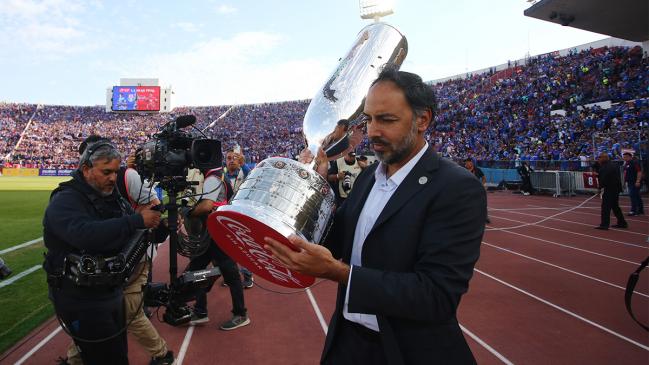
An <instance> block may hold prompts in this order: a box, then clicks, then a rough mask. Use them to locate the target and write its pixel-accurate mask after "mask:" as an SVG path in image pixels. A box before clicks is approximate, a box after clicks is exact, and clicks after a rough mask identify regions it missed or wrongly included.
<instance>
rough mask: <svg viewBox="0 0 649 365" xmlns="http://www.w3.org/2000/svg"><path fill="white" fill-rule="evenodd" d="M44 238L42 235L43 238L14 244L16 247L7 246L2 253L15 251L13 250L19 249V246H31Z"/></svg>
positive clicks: (0, 252) (0, 253)
mask: <svg viewBox="0 0 649 365" xmlns="http://www.w3.org/2000/svg"><path fill="white" fill-rule="evenodd" d="M42 240H43V237H41V238H37V239H35V240H32V241H29V242H25V243H23V244H20V245H18V246H14V247H9V248H6V249H4V250H2V251H0V255H2V254H3V253H7V252H11V251H13V250H17V249H19V248H23V247H27V246H29V245H31V244H34V243H36V242H40V241H42Z"/></svg>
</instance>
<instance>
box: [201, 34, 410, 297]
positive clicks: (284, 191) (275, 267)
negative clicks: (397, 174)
mask: <svg viewBox="0 0 649 365" xmlns="http://www.w3.org/2000/svg"><path fill="white" fill-rule="evenodd" d="M407 53H408V44H407V41H406V38H405V37H404V36H403V34H401V32H400V31H399V30H398V29H396V28H395V27H393V26H391V25H389V24H387V23H373V24H371V25H368V26H366V27H365V28H363V29H362V30H361V31H360V33H359V34H358V36H357V37H356V40H355V41H354V43H353V45H352V47H351V49H350V50H349V51H348V52H347V54H346V56H345V57H344V58H341V60H340V63H339V65H338V67H337V68H336V69H335V70H334V71H333V72H332V73H331V75H330V76H329V77H328V78H327V81H326V82H325V83H324V85H323V86H322V87H321V88H320V89H319V90H318V93H317V94H316V95H315V97H314V98H313V100H312V101H311V104H310V105H309V108H308V110H307V112H306V116H305V117H304V125H303V130H304V137H305V139H306V145H307V146H308V148H309V150H311V151H312V152H313V153H314V155H315V154H317V151H318V148H319V147H323V149H325V151H327V152H328V157H329V159H330V160H332V159H335V158H339V157H340V156H343V155H345V154H347V153H348V152H349V151H350V150H351V149H353V148H355V147H356V146H357V145H358V143H359V142H360V141H361V139H362V136H363V134H364V132H363V130H362V129H363V127H364V126H363V125H362V123H361V122H360V118H359V117H360V114H361V112H362V111H363V105H364V99H365V95H366V94H367V91H368V89H369V87H370V85H371V83H372V81H374V80H375V79H376V77H377V74H378V70H379V68H380V67H381V66H383V65H384V64H385V63H387V62H393V63H396V64H397V65H401V64H402V63H403V61H404V59H405V57H406V54H407ZM340 119H347V120H349V121H350V122H351V124H350V128H349V130H348V133H347V134H345V135H344V136H342V138H338V139H337V140H336V138H334V137H333V136H334V134H333V133H332V132H333V131H334V128H335V127H336V123H337V122H338V121H339V120H340ZM334 204H335V198H334V192H333V191H332V190H331V188H330V185H329V183H328V182H327V181H326V180H325V179H324V178H322V177H321V176H320V175H319V174H318V173H317V172H315V171H314V170H313V168H312V166H308V165H305V164H302V163H300V162H297V161H294V160H291V159H287V158H282V157H272V158H269V159H266V160H264V161H262V162H260V163H259V164H257V166H256V167H255V169H254V170H253V171H252V172H251V173H250V174H248V177H247V178H246V180H245V181H244V182H243V183H242V185H241V187H240V188H239V190H238V191H237V192H236V193H235V195H234V197H233V198H232V201H231V202H230V204H228V205H225V206H222V207H219V209H218V210H217V211H216V212H215V213H213V214H212V215H210V217H209V218H208V229H209V231H210V234H211V235H212V237H213V238H214V240H215V241H216V242H217V243H218V245H219V246H220V247H221V248H222V249H223V250H224V251H225V252H226V253H227V254H228V255H230V257H232V258H233V259H234V260H235V261H237V262H238V263H239V264H241V265H242V266H244V267H246V268H247V269H249V270H250V271H252V272H253V273H255V274H256V275H258V276H260V277H262V278H264V279H266V280H269V281H271V282H274V283H276V284H279V285H282V286H286V287H291V288H303V287H307V286H309V285H312V284H313V282H314V281H315V278H313V277H311V276H305V275H298V274H296V273H294V272H292V271H290V270H288V269H286V268H285V267H283V266H282V265H281V264H280V263H278V262H276V261H274V260H273V259H272V257H271V256H270V253H268V252H267V251H265V249H264V248H263V247H264V244H265V241H264V237H272V238H274V239H276V240H278V241H280V242H282V243H284V244H286V245H287V246H289V247H291V248H293V249H295V247H293V246H292V245H291V244H290V242H289V241H288V239H287V238H286V237H288V236H289V235H290V234H295V235H297V236H299V237H301V238H303V239H305V240H307V241H309V242H312V243H315V244H321V243H322V241H323V240H324V238H325V237H326V235H327V232H328V230H329V228H330V227H331V223H332V216H333V209H334Z"/></svg>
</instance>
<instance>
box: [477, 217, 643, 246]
mask: <svg viewBox="0 0 649 365" xmlns="http://www.w3.org/2000/svg"><path fill="white" fill-rule="evenodd" d="M489 218H499V219H504V220H506V221H512V222H516V223H525V222H523V221H518V220H516V219H510V218H505V217H499V216H493V215H490V216H489ZM548 218H550V217H548ZM538 223H539V222H535V223H529V224H526V226H531V225H536V224H538ZM538 227H539V228H545V229H551V230H553V231H559V232H565V233H570V234H575V235H577V236H584V237H588V238H592V239H597V240H601V241H609V242H615V243H621V244H623V245H626V246H634V247H638V248H642V249H645V250H646V249H647V246H641V245H636V244H633V243H628V242H622V241H617V240H612V239H609V238H604V237H598V236H591V235H587V234H583V233H577V232H573V231H568V230H565V229H559V228H553V227H548V226H538ZM515 228H520V227H515ZM509 229H512V228H507V227H505V228H490V229H485V231H502V232H509ZM510 233H511V232H510Z"/></svg>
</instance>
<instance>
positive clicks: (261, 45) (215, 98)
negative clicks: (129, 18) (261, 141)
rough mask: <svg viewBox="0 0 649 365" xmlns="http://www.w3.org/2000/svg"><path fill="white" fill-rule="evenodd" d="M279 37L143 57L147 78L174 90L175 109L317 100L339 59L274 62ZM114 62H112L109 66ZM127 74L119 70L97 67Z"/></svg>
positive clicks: (239, 37)
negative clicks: (313, 98) (323, 84)
mask: <svg viewBox="0 0 649 365" xmlns="http://www.w3.org/2000/svg"><path fill="white" fill-rule="evenodd" d="M284 40H285V39H284V37H282V36H281V35H278V34H271V33H266V32H244V33H239V34H236V35H235V36H233V37H232V38H230V39H220V38H213V39H211V40H209V41H206V42H201V43H198V44H196V45H195V46H193V47H191V48H190V49H189V50H187V51H183V52H175V53H171V54H156V55H149V56H146V57H144V59H143V60H142V63H143V64H146V65H147V73H148V75H142V76H143V77H157V78H160V80H161V81H162V82H163V84H164V85H169V84H173V85H174V91H175V96H176V105H225V104H233V103H235V102H237V103H239V104H242V103H256V102H268V101H275V100H279V101H282V100H296V99H307V98H312V97H313V96H314V95H315V93H316V91H317V90H318V88H319V87H320V86H321V84H322V83H323V81H324V79H325V78H326V77H327V75H329V73H330V72H331V70H332V69H333V67H334V65H335V63H336V59H331V60H324V59H316V58H305V59H289V60H283V59H279V60H273V59H274V55H275V54H276V53H277V52H278V47H279V46H280V44H281V43H282V42H283V41H284ZM108 62H110V61H108ZM95 67H97V68H100V69H102V70H107V69H109V70H113V71H115V72H120V73H121V71H123V70H121V69H120V66H119V65H117V64H107V63H105V62H102V63H101V64H99V63H97V64H95Z"/></svg>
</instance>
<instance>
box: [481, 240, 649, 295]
mask: <svg viewBox="0 0 649 365" xmlns="http://www.w3.org/2000/svg"><path fill="white" fill-rule="evenodd" d="M482 243H483V244H485V245H487V246H491V247H495V248H497V249H500V250H503V251H507V252H509V253H513V254H514V255H518V256H521V257H525V258H526V259H530V260H533V261H536V262H540V263H542V264H546V265H549V266H552V267H556V268H557V269H561V270H565V271H567V272H570V273H573V274H576V275H579V276H583V277H585V278H588V279H592V280H595V281H599V282H600V283H603V284H606V285H610V286H613V287H616V288H618V289H622V290H626V288H625V287H623V286H619V285H615V284H613V283H609V282H608V281H604V280H600V279H597V278H594V277H592V276H588V275H585V274H582V273H578V272H576V271H572V270H569V269H566V268H565V267H561V266H558V265H555V264H551V263H549V262H545V261H541V260H539V259H535V258H533V257H529V256H525V255H523V254H520V253H518V252H514V251H512V250H510V249H506V248H502V247H498V246H496V245H492V244H490V243H487V242H484V241H482ZM633 292H634V293H636V294H638V295H642V296H643V297H647V298H649V295H647V294H643V293H638V292H637V291H633Z"/></svg>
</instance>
